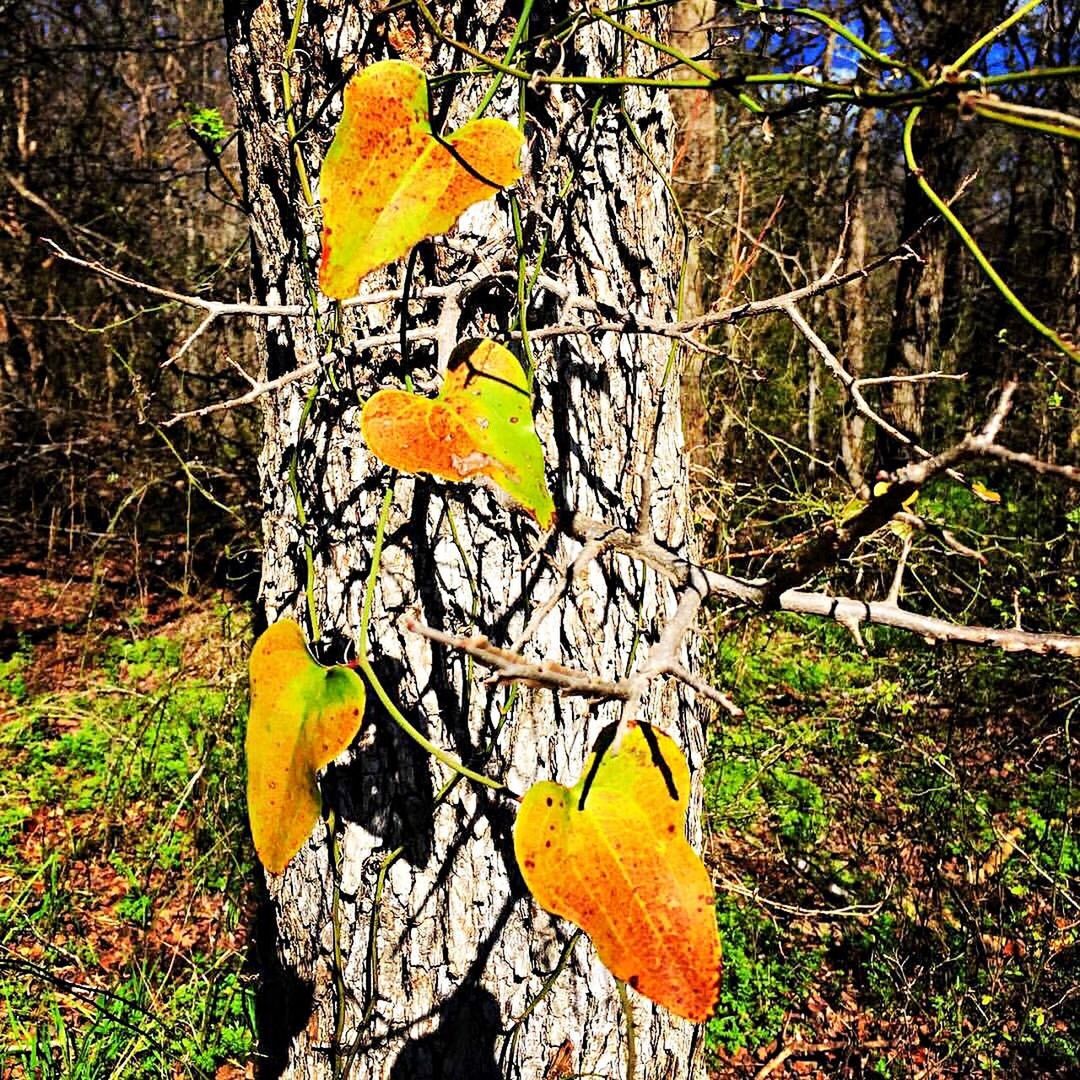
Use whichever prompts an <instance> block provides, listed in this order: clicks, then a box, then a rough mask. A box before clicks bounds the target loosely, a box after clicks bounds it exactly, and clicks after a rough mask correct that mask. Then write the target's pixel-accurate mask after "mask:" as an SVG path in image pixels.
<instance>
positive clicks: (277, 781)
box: [245, 619, 365, 874]
mask: <svg viewBox="0 0 1080 1080" xmlns="http://www.w3.org/2000/svg"><path fill="white" fill-rule="evenodd" d="M249 668H250V674H251V711H250V712H249V714H248V724H247V739H246V743H245V748H246V752H247V767H248V785H247V792H248V817H249V819H250V821H251V836H252V839H253V840H254V841H255V851H256V853H257V854H258V856H259V860H260V861H261V862H262V864H263V866H265V867H266V869H267V870H269V871H270V872H271V873H274V874H280V873H281V872H282V871H283V870H284V869H285V867H286V865H288V862H289V860H290V859H291V858H292V857H293V856H294V855H295V854H296V853H297V852H298V851H299V850H300V847H301V845H302V844H303V843H304V841H305V840H306V839H307V838H308V837H309V836H310V835H311V830H312V828H313V827H314V825H315V823H316V822H317V821H318V820H319V811H320V808H321V804H320V799H319V786H318V784H317V783H316V780H315V774H316V773H317V772H318V770H319V769H323V768H325V767H326V766H327V765H329V764H330V762H331V761H333V760H334V758H336V757H337V756H338V754H340V753H341V752H342V751H343V750H345V749H346V748H347V747H348V746H349V744H350V743H351V742H352V741H353V739H354V738H355V737H356V733H357V732H358V731H359V730H360V725H361V723H362V721H363V718H364V697H365V692H364V683H363V681H362V680H361V678H360V676H359V675H357V674H356V672H355V671H352V670H351V669H350V668H346V667H323V665H322V664H318V663H316V662H315V661H314V660H312V658H311V657H310V655H308V651H307V647H306V646H305V645H304V635H303V634H302V633H301V632H300V627H299V626H297V624H296V623H295V622H293V621H292V620H291V619H282V620H281V621H280V622H276V623H274V624H273V625H272V626H270V627H268V628H267V629H266V630H265V631H264V632H263V633H262V634H261V635H260V636H259V640H258V641H256V642H255V647H254V649H252V651H251V660H250V664H249Z"/></svg>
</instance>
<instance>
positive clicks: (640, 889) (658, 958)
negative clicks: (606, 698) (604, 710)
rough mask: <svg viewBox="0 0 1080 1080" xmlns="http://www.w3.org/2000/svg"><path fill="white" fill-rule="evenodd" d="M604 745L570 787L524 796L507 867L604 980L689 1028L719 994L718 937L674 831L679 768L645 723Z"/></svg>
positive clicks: (684, 779) (679, 833) (678, 817)
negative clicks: (568, 929)
mask: <svg viewBox="0 0 1080 1080" xmlns="http://www.w3.org/2000/svg"><path fill="white" fill-rule="evenodd" d="M613 727H614V725H613ZM615 738H616V740H617V739H618V735H617V732H616V734H615ZM605 743H606V744H607V749H606V750H603V751H602V752H599V760H598V752H596V751H594V753H593V754H592V755H591V756H590V758H589V760H588V761H587V762H586V763H585V769H584V771H583V772H582V774H581V779H580V780H579V781H578V782H577V784H576V785H575V786H574V787H573V788H566V787H563V786H562V785H561V784H555V783H552V782H551V781H542V782H541V783H538V784H534V785H533V787H531V788H530V789H529V791H528V793H527V794H526V795H525V798H524V799H523V800H522V803H521V808H520V810H519V811H518V817H517V822H516V824H515V826H514V851H515V853H516V854H517V861H518V865H519V866H520V867H521V872H522V875H523V876H524V878H525V883H526V884H527V885H528V886H529V889H530V891H531V892H532V894H533V896H534V897H535V898H536V900H537V902H538V903H539V904H540V906H541V907H543V908H545V909H546V910H548V911H550V912H552V913H553V914H555V915H561V916H562V917H563V918H566V919H570V920H571V921H572V922H574V923H576V924H577V925H578V926H580V927H581V928H582V929H583V930H584V931H585V933H587V934H588V935H589V937H590V938H591V939H592V942H593V944H594V945H595V946H596V951H597V953H598V954H599V956H600V959H601V960H602V961H603V962H604V964H605V965H606V966H607V968H608V970H609V971H611V973H612V974H613V975H615V976H616V978H619V979H623V980H624V981H625V982H627V983H628V984H629V985H630V986H632V987H633V988H634V989H635V990H637V991H639V992H640V993H642V994H644V995H645V996H646V997H649V998H652V1000H653V1001H655V1002H657V1003H659V1004H660V1005H663V1006H664V1007H665V1008H667V1009H670V1010H671V1011H672V1012H673V1013H676V1014H677V1015H679V1016H685V1017H686V1018H687V1019H689V1020H694V1021H696V1022H698V1023H700V1022H702V1021H704V1020H706V1019H708V1017H709V1015H710V1014H711V1013H712V1011H713V1009H714V1007H715V1005H716V999H717V995H718V993H719V989H720V935H719V932H718V930H717V926H716V912H715V909H714V897H713V889H712V882H711V881H710V880H709V872H708V870H706V869H705V864H704V863H703V862H702V861H701V858H700V857H699V856H698V854H697V853H696V852H695V851H694V849H693V848H692V847H691V846H690V845H689V844H688V843H687V841H686V837H685V836H684V835H683V825H684V822H685V820H686V809H687V800H688V796H689V792H690V769H689V767H688V766H687V764H686V758H685V757H684V756H683V753H682V751H681V750H680V749H679V747H678V746H677V745H676V744H675V742H674V741H673V740H672V739H671V738H669V737H668V736H667V735H665V734H663V732H660V731H657V730H656V729H655V728H653V727H651V726H650V725H649V724H632V725H630V726H629V728H628V730H627V731H626V732H625V733H624V734H623V736H622V740H621V742H619V741H612V729H611V728H609V729H608V730H607V731H606V732H605V733H604V734H602V735H601V737H600V739H599V740H598V746H601V747H602V746H604V745H605Z"/></svg>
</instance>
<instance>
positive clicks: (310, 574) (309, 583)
mask: <svg viewBox="0 0 1080 1080" xmlns="http://www.w3.org/2000/svg"><path fill="white" fill-rule="evenodd" d="M318 396H319V384H318V381H316V382H314V383H313V384H312V385H311V388H310V389H309V390H308V392H307V397H306V398H305V399H304V408H303V410H302V411H301V413H300V423H299V424H298V425H297V428H296V445H295V446H294V447H293V452H292V457H290V458H289V490H290V491H291V492H292V497H293V506H294V507H295V508H296V522H297V524H298V525H299V526H300V535H301V537H302V538H303V543H304V565H305V567H306V574H305V580H304V595H305V596H306V598H307V610H308V621H309V622H310V623H311V640H312V641H318V640H319V637H320V636H321V635H320V631H319V611H318V608H317V606H316V604H315V549H314V548H313V547H312V546H311V541H310V540H308V538H307V535H306V530H307V513H306V511H305V510H304V500H303V499H302V498H301V497H300V478H299V475H298V473H299V467H300V440H301V438H302V437H303V434H304V425H305V424H306V423H307V420H308V417H309V416H310V415H311V410H312V408H313V407H314V405H315V399H316V398H317V397H318Z"/></svg>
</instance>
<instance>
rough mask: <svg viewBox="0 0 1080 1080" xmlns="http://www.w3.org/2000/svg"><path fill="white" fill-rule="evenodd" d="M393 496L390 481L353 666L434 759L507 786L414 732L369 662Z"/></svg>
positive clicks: (481, 779) (474, 778)
mask: <svg viewBox="0 0 1080 1080" xmlns="http://www.w3.org/2000/svg"><path fill="white" fill-rule="evenodd" d="M393 497H394V488H393V484H390V485H389V486H388V487H387V489H386V494H385V495H384V496H383V501H382V507H381V508H380V510H379V521H378V524H377V526H376V528H375V545H374V547H373V549H372V552H371V570H370V572H369V573H368V579H367V585H366V586H365V589H364V604H363V607H362V608H361V610H360V641H359V646H358V648H357V653H358V655H357V658H356V666H357V667H358V668H359V669H360V670H361V671H362V672H363V673H364V677H365V678H366V679H367V681H368V683H369V684H370V686H371V689H372V690H374V691H375V696H376V697H377V698H378V699H379V701H380V702H381V703H382V706H383V708H384V709H385V710H386V711H387V712H388V713H389V714H390V718H391V719H392V720H393V721H394V723H395V724H397V726H398V727H399V728H401V730H402V731H403V732H405V734H406V735H408V736H409V738H410V739H412V740H413V742H415V743H416V744H417V745H418V746H420V747H422V748H423V749H424V750H425V751H427V753H429V754H430V755H431V756H432V757H433V758H435V759H436V760H437V761H441V762H442V763H443V765H445V766H446V767H447V768H448V769H450V770H451V771H452V772H455V773H458V774H459V775H460V776H464V777H466V778H467V779H469V780H472V781H473V782H474V783H476V784H483V786H484V787H487V788H491V789H492V790H493V791H501V790H503V789H504V788H505V787H506V785H505V784H503V783H501V782H500V781H498V780H492V779H491V777H490V776H484V775H483V774H482V773H478V772H474V771H473V770H472V769H469V768H466V767H465V766H464V765H462V763H461V762H460V761H458V760H457V758H455V757H454V756H453V755H452V754H448V753H447V752H446V751H445V750H443V749H442V748H441V747H439V746H436V745H435V743H433V742H432V741H431V740H430V739H427V738H425V737H424V736H423V735H422V734H421V733H420V732H419V731H417V730H416V728H415V727H413V725H412V724H410V723H409V721H408V720H406V719H405V715H404V713H402V711H401V710H400V709H399V708H398V707H397V705H396V703H395V702H394V700H393V699H392V698H391V697H390V695H389V694H388V693H387V692H386V689H385V688H384V687H383V685H382V683H381V682H380V681H379V677H378V676H377V675H376V674H375V670H374V668H372V666H371V661H370V660H369V659H368V628H369V626H370V625H371V609H372V607H373V606H374V602H375V583H376V581H377V580H378V577H379V563H380V562H381V561H382V546H383V538H384V535H385V532H386V522H387V519H388V518H389V516H390V504H391V503H392V502H393Z"/></svg>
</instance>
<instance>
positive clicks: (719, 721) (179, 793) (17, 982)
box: [0, 551, 1080, 1080]
mask: <svg viewBox="0 0 1080 1080" xmlns="http://www.w3.org/2000/svg"><path fill="white" fill-rule="evenodd" d="M170 557H174V556H168V555H167V553H166V554H163V555H162V558H161V568H160V574H159V576H157V577H155V574H156V573H158V572H157V571H154V572H151V573H149V574H147V575H144V574H143V573H142V572H141V571H140V572H136V570H135V568H134V567H133V566H132V564H131V562H130V560H121V559H119V558H117V559H116V560H113V561H109V560H105V561H101V562H99V563H98V564H96V565H95V564H92V563H89V562H87V563H84V564H78V563H70V562H69V563H63V562H59V563H57V562H54V563H52V564H50V565H48V566H46V565H45V564H34V563H22V562H18V561H16V560H14V559H10V560H8V561H7V563H6V564H5V563H2V562H0V588H2V593H0V595H3V596H4V597H5V606H4V609H3V611H2V612H0V1075H2V1076H3V1077H5V1078H6V1077H12V1078H14V1077H24V1076H26V1077H35V1078H37V1077H53V1076H55V1077H98V1076H100V1077H112V1076H117V1077H120V1076H139V1077H144V1076H145V1077H174V1076H200V1077H201V1076H212V1077H216V1078H218V1080H231V1078H235V1077H241V1076H246V1075H253V1072H254V1061H255V1059H254V1056H253V1055H254V1047H255V1034H254V1011H255V995H256V990H257V973H256V971H255V966H256V965H255V964H254V963H253V960H252V957H251V955H250V954H251V948H250V943H249V940H248V933H249V927H250V926H251V924H252V921H253V918H254V913H255V902H254V889H253V885H252V882H253V881H254V880H255V867H254V864H253V858H252V855H251V852H250V849H249V840H248V837H247V833H246V824H245V818H244V806H243V792H242V786H241V784H240V782H239V778H240V777H242V775H243V772H242V762H241V760H240V751H239V747H240V745H241V742H242V739H241V732H242V724H243V715H244V709H245V694H246V680H245V677H244V660H245V656H246V650H247V648H248V620H247V617H246V615H245V614H243V606H242V604H241V603H240V602H239V601H238V600H236V598H234V597H231V596H229V595H226V594H222V593H209V592H206V591H205V590H204V591H201V592H198V593H197V594H185V591H184V590H183V589H181V588H177V587H176V586H175V584H173V585H170V584H167V579H170V580H172V581H175V580H176V575H175V574H169V573H168V572H167V571H168V567H166V566H165V565H164V564H165V562H167V560H168V558H170ZM139 566H140V567H145V566H150V567H153V566H154V557H153V553H148V552H145V551H144V552H142V553H141V556H140V562H139ZM797 630H798V633H796V631H797ZM907 647H910V642H906V643H905V642H900V641H898V639H894V638H884V637H882V638H880V639H878V640H876V641H871V642H870V643H869V652H868V653H864V652H862V651H860V650H858V649H857V648H856V647H855V646H854V645H853V643H852V642H850V641H849V640H848V639H846V638H845V637H844V636H843V635H842V634H841V633H840V632H839V631H838V630H834V629H818V630H811V631H810V632H809V633H808V632H807V631H806V629H805V628H802V627H798V626H797V625H796V624H794V623H792V622H790V621H787V620H782V619H777V620H776V621H773V622H771V623H768V624H766V625H763V624H761V623H760V622H759V623H757V624H756V625H755V626H754V627H750V626H746V627H735V628H727V629H726V630H725V632H724V633H723V634H717V635H714V636H711V637H709V638H708V639H707V643H706V648H705V652H706V654H707V656H706V662H707V664H708V666H709V668H710V671H711V674H712V676H713V677H714V678H715V679H716V680H717V681H718V682H719V683H720V684H721V685H722V686H724V687H725V688H727V689H728V690H729V691H730V692H731V693H732V694H733V695H734V696H735V698H736V700H738V701H739V702H740V704H741V705H742V706H743V708H744V709H745V710H746V716H745V717H744V718H743V719H741V720H738V721H736V720H732V719H730V718H719V717H714V718H712V720H711V722H710V748H711V752H710V758H709V763H708V772H707V778H706V790H707V806H708V812H709V816H708V822H707V826H708V836H709V840H708V852H707V857H708V860H709V862H710V865H711V867H712V869H713V872H714V880H715V882H716V885H717V897H718V900H717V908H718V915H719V920H720V925H721V932H722V935H723V939H724V951H725V976H724V984H723V992H722V1000H721V1003H720V1007H719V1010H718V1014H717V1017H716V1018H715V1019H714V1020H712V1021H711V1022H710V1024H709V1026H708V1043H709V1047H710V1055H711V1061H712V1075H713V1076H714V1077H716V1078H725V1077H766V1076H771V1077H777V1078H782V1077H793V1076H803V1077H862V1076H893V1077H939V1076H1010V1075H1012V1076H1024V1077H1032V1076H1075V1075H1080V936H1078V935H1080V844H1078V842H1077V839H1076V837H1075V835H1074V833H1073V831H1072V830H1073V828H1074V826H1075V821H1076V815H1077V811H1078V809H1080V806H1078V798H1077V794H1076V789H1075V779H1074V777H1075V774H1076V770H1075V765H1076V760H1075V747H1074V744H1073V743H1072V741H1071V737H1070V731H1069V723H1070V721H1071V720H1072V719H1073V715H1072V710H1073V709H1074V708H1075V705H1076V701H1077V686H1076V676H1075V671H1070V670H1069V669H1066V668H1055V669H1047V668H1046V667H1043V668H1041V669H1038V670H1033V669H1030V668H1029V667H1027V666H1025V665H1023V664H1021V663H1019V662H1017V661H1013V660H1008V659H1006V658H1001V657H985V656H984V657H979V658H975V657H971V656H970V655H965V654H962V653H957V652H948V653H946V652H942V651H938V652H935V653H925V655H922V654H918V653H912V654H910V655H909V654H907V653H906V652H904V651H901V650H902V649H904V648H907ZM920 657H921V658H920Z"/></svg>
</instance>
